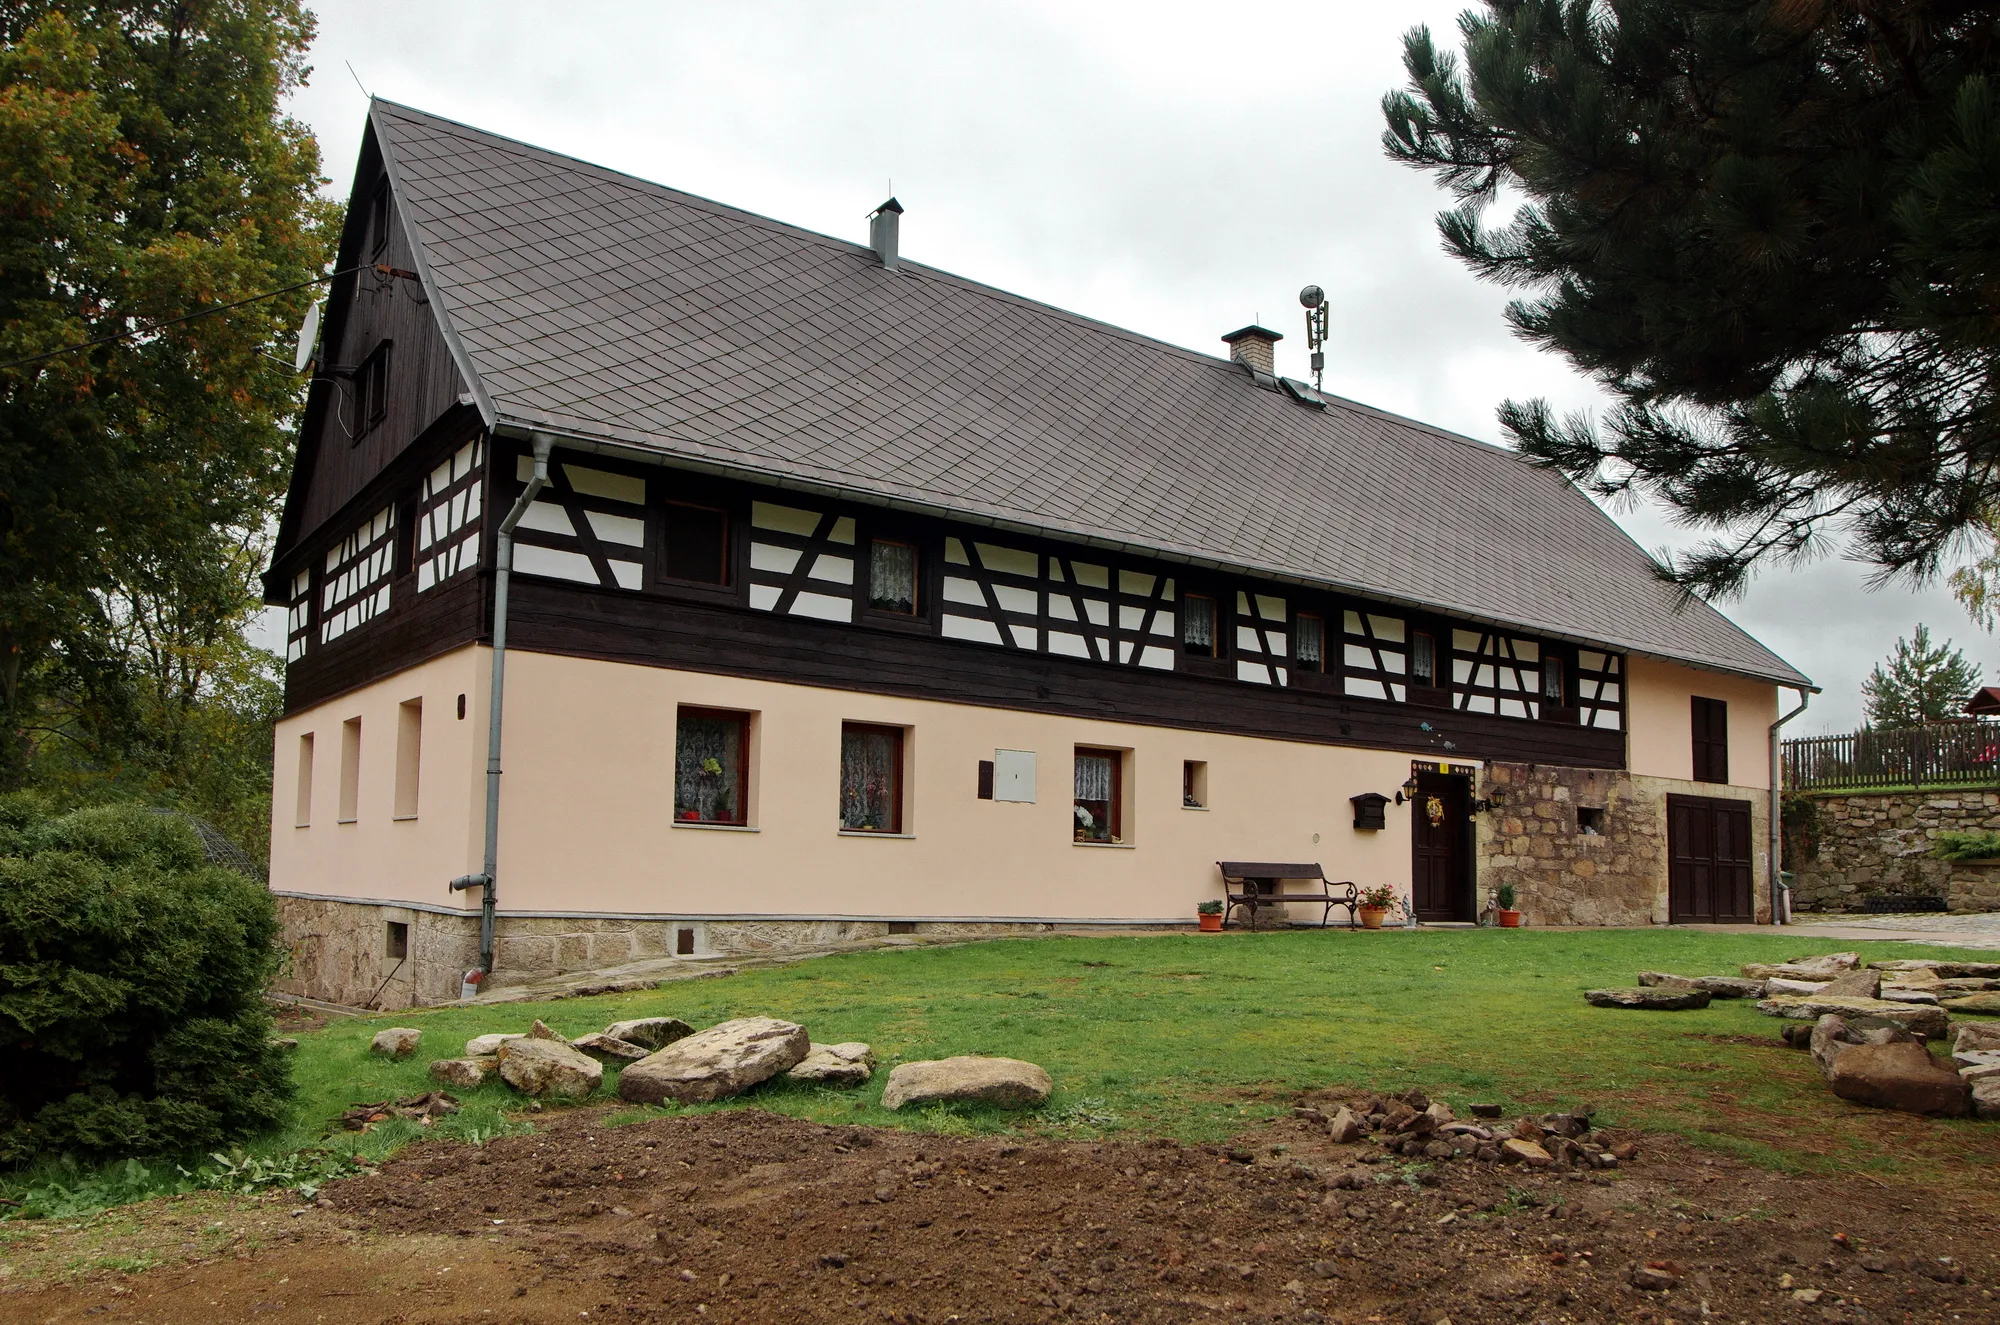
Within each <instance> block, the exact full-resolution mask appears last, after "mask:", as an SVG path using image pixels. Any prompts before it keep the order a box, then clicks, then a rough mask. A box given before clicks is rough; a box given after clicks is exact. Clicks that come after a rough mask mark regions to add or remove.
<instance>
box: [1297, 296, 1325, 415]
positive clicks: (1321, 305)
mask: <svg viewBox="0 0 2000 1325" xmlns="http://www.w3.org/2000/svg"><path fill="white" fill-rule="evenodd" d="M1299 303H1300V305H1301V306H1302V307H1304V309H1305V310H1306V348H1307V349H1309V350H1311V351H1312V370H1313V390H1315V391H1324V390H1326V291H1324V290H1322V289H1320V288H1319V287H1318V286H1317V285H1308V286H1307V287H1306V288H1305V289H1303V290H1301V291H1299Z"/></svg>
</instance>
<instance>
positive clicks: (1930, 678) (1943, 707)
mask: <svg viewBox="0 0 2000 1325" xmlns="http://www.w3.org/2000/svg"><path fill="white" fill-rule="evenodd" d="M1980 679H1981V678H1980V672H1979V665H1978V664H1977V663H1975V662H1973V661H1972V660H1971V659H1969V658H1967V657H1966V656H1965V652H1964V650H1962V649H1959V648H1956V647H1954V646H1953V645H1952V642H1951V641H1950V640H1946V641H1945V642H1944V643H1942V644H1933V643H1931V628H1930V627H1929V626H1924V625H1920V626H1918V627H1917V634H1916V638H1915V639H1908V640H1906V639H1899V640H1897V641H1896V650H1895V652H1894V653H1891V654H1890V655H1889V658H1888V665H1887V668H1886V669H1885V668H1884V666H1883V665H1882V664H1881V663H1877V664H1876V665H1875V670H1874V671H1873V672H1871V673H1870V674H1869V676H1868V679H1867V680H1866V681H1863V682H1862V683H1861V694H1862V697H1863V698H1864V699H1866V700H1867V704H1868V725H1869V726H1871V727H1916V726H1920V725H1921V724H1923V723H1926V722H1942V721H1944V720H1945V719H1947V718H1956V717H1959V716H1961V715H1962V714H1963V713H1964V712H1965V701H1966V700H1968V699H1970V698H1972V694H1973V692H1974V691H1976V690H1978V689H1979V683H1980Z"/></svg>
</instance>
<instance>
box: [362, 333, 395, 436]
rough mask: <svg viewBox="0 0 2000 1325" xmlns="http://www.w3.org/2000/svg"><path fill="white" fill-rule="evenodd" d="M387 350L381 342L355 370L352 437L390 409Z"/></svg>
mask: <svg viewBox="0 0 2000 1325" xmlns="http://www.w3.org/2000/svg"><path fill="white" fill-rule="evenodd" d="M389 350H390V343H389V342H388V341H386V340H385V341H383V342H382V343H381V344H380V345H377V346H376V347H375V352H374V353H373V354H371V355H369V356H368V358H367V359H366V360H364V361H363V362H362V364H361V366H360V367H359V368H357V369H355V370H354V436H356V437H360V436H361V435H362V434H363V433H365V432H367V431H369V430H370V429H372V428H373V427H374V426H375V425H376V424H378V423H380V422H381V421H382V416H383V415H384V414H386V413H388V410H389Z"/></svg>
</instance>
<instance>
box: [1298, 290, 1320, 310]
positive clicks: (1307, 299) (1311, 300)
mask: <svg viewBox="0 0 2000 1325" xmlns="http://www.w3.org/2000/svg"><path fill="white" fill-rule="evenodd" d="M1299 302H1300V303H1301V304H1304V305H1305V306H1306V307H1307V308H1318V307H1319V306H1320V305H1321V304H1323V303H1325V302H1326V291H1324V290H1322V289H1320V288H1319V287H1318V286H1317V285H1308V286H1307V287H1306V288H1305V289H1303V290H1301V291H1299Z"/></svg>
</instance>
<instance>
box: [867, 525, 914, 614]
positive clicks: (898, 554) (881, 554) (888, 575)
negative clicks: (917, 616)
mask: <svg viewBox="0 0 2000 1325" xmlns="http://www.w3.org/2000/svg"><path fill="white" fill-rule="evenodd" d="M868 606H870V607H872V608H874V609H875V610H876V611H878V612H901V613H903V614H905V615H910V614H913V613H915V612H916V610H917V550H916V549H915V548H913V547H911V546H910V545H909V544H907V543H881V542H877V543H871V544H870V545H869V549H868Z"/></svg>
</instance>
